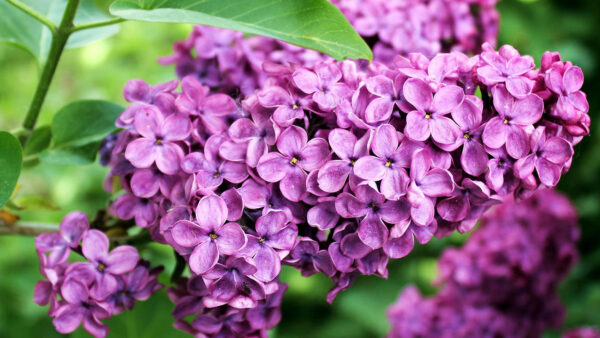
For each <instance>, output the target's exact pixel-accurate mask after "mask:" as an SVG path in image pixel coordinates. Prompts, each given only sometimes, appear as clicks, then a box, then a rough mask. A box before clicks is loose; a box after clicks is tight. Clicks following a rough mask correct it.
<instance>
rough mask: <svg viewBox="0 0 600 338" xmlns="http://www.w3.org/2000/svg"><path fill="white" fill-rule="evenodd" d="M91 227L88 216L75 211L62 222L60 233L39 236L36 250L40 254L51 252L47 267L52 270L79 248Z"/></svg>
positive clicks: (36, 239)
mask: <svg viewBox="0 0 600 338" xmlns="http://www.w3.org/2000/svg"><path fill="white" fill-rule="evenodd" d="M89 227H90V223H89V221H88V218H87V215H86V214H84V213H83V212H81V211H73V212H70V213H69V214H67V215H66V216H65V217H64V218H63V220H62V221H61V222H60V226H59V229H60V230H59V232H53V233H47V234H41V235H39V236H37V237H36V238H35V247H36V250H37V251H38V252H40V253H46V252H50V255H48V259H47V260H46V264H45V267H48V268H52V267H54V266H57V265H59V264H61V263H64V262H66V261H67V259H68V258H69V254H70V253H71V249H72V248H77V247H78V246H79V242H80V241H81V237H82V236H83V234H84V232H85V231H87V230H88V229H89Z"/></svg>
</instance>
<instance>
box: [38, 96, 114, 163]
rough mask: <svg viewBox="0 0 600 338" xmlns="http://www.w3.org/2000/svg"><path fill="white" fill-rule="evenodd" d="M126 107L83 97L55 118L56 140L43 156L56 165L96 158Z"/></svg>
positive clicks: (87, 161)
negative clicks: (103, 141)
mask: <svg viewBox="0 0 600 338" xmlns="http://www.w3.org/2000/svg"><path fill="white" fill-rule="evenodd" d="M122 111H123V107H121V106H119V105H118V104H114V103H112V102H107V101H100V100H84V101H76V102H72V103H69V104H68V105H66V106H64V107H63V108H61V109H60V110H59V111H58V112H57V113H56V114H55V115H54V118H53V120H52V136H53V143H52V146H51V147H50V149H48V150H46V151H44V152H42V153H41V154H40V159H41V160H42V161H44V162H47V163H55V164H88V163H91V162H93V161H94V159H95V158H96V153H97V152H98V148H99V146H100V143H101V141H102V139H104V138H105V137H106V136H107V135H109V134H110V133H112V132H114V131H115V130H116V129H117V128H116V127H115V120H116V119H117V117H118V116H119V114H121V112H122Z"/></svg>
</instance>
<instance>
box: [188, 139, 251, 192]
mask: <svg viewBox="0 0 600 338" xmlns="http://www.w3.org/2000/svg"><path fill="white" fill-rule="evenodd" d="M225 140H226V139H225V138H224V137H221V136H219V135H213V136H211V137H209V138H208V140H207V141H206V144H205V146H204V154H202V153H199V152H193V153H189V154H187V155H186V156H185V157H184V158H183V160H182V161H181V168H182V170H183V171H184V172H186V173H189V174H192V173H193V174H194V180H195V183H196V184H197V185H198V187H199V188H200V189H201V192H202V193H203V194H209V193H210V192H211V191H214V190H215V189H217V188H218V187H219V186H220V185H221V184H222V183H223V180H224V179H225V180H227V181H229V182H232V183H241V182H243V181H244V180H245V179H246V178H247V177H248V170H247V169H246V165H245V164H244V163H239V162H232V161H227V160H223V159H222V158H221V156H220V155H219V148H220V147H221V145H222V144H223V143H224V142H225Z"/></svg>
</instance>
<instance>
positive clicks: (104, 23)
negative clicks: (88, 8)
mask: <svg viewBox="0 0 600 338" xmlns="http://www.w3.org/2000/svg"><path fill="white" fill-rule="evenodd" d="M123 21H125V19H122V18H114V19H110V20H106V21H99V22H90V23H84V24H81V25H78V26H75V27H73V29H71V32H72V33H74V32H78V31H82V30H84V29H90V28H98V27H103V26H109V25H114V24H117V23H121V22H123Z"/></svg>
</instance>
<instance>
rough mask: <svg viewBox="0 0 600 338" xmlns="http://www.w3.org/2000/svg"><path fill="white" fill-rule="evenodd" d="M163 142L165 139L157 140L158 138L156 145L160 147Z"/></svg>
mask: <svg viewBox="0 0 600 338" xmlns="http://www.w3.org/2000/svg"><path fill="white" fill-rule="evenodd" d="M162 141H163V139H162V138H160V137H157V138H156V141H154V144H156V145H157V146H159V145H161V144H162Z"/></svg>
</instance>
